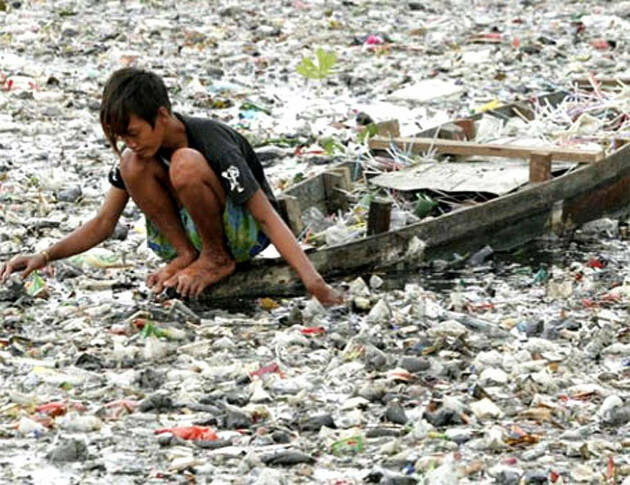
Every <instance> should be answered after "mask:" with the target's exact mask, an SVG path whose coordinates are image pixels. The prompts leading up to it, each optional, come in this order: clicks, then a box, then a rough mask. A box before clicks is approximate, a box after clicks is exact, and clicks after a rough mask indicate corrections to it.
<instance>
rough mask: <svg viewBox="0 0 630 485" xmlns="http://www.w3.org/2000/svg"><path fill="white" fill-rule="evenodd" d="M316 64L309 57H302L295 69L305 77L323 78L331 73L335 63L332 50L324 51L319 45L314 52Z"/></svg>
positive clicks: (335, 58)
mask: <svg viewBox="0 0 630 485" xmlns="http://www.w3.org/2000/svg"><path fill="white" fill-rule="evenodd" d="M315 56H316V58H317V64H315V62H314V61H313V59H311V58H310V57H304V58H303V59H302V61H301V62H300V63H299V64H298V66H297V67H296V68H295V70H296V71H297V72H298V73H299V74H301V75H302V76H304V77H305V78H307V79H325V78H327V77H328V76H330V75H331V74H333V68H334V66H335V64H336V63H337V54H335V52H334V51H325V50H324V49H322V48H321V47H320V48H319V49H317V51H316V52H315Z"/></svg>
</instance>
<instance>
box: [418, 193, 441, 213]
mask: <svg viewBox="0 0 630 485" xmlns="http://www.w3.org/2000/svg"><path fill="white" fill-rule="evenodd" d="M417 197H418V199H417V200H416V203H415V205H414V213H415V214H416V215H417V216H418V217H419V218H421V219H422V218H423V217H426V216H428V215H429V214H431V212H432V211H433V209H435V208H436V207H437V205H438V203H437V202H436V201H434V200H433V199H432V198H431V197H429V196H428V195H426V194H419V195H418V196H417Z"/></svg>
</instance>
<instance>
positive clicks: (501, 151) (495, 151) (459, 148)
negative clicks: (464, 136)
mask: <svg viewBox="0 0 630 485" xmlns="http://www.w3.org/2000/svg"><path fill="white" fill-rule="evenodd" d="M392 144H395V145H396V146H398V148H400V149H401V150H403V151H411V152H412V153H420V152H423V151H426V150H436V151H437V152H438V153H446V154H451V155H485V156H491V157H506V158H529V157H530V156H531V154H532V152H537V151H541V150H544V151H545V152H548V153H549V154H550V155H551V158H552V160H569V161H572V162H577V163H593V162H597V161H599V160H601V159H603V158H604V152H603V150H601V149H600V150H575V149H569V148H557V147H540V146H537V147H527V146H519V145H499V144H492V143H473V142H468V141H458V140H442V139H433V138H391V139H390V138H383V137H374V138H372V139H371V140H370V141H369V146H370V149H372V150H387V149H388V148H389V147H390V146H391V145H392Z"/></svg>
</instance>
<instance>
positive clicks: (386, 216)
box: [367, 197, 392, 236]
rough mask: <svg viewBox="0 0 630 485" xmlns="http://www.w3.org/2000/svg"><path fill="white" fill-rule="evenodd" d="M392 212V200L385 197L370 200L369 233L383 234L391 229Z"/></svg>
mask: <svg viewBox="0 0 630 485" xmlns="http://www.w3.org/2000/svg"><path fill="white" fill-rule="evenodd" d="M391 214H392V201H391V200H389V199H385V198H383V197H376V198H374V199H373V200H372V201H371V202H370V210H369V212H368V227H367V235H368V236H372V235H374V234H381V233H383V232H387V231H389V223H390V219H391Z"/></svg>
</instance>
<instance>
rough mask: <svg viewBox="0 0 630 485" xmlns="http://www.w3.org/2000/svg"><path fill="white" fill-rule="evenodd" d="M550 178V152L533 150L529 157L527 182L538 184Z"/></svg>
mask: <svg viewBox="0 0 630 485" xmlns="http://www.w3.org/2000/svg"><path fill="white" fill-rule="evenodd" d="M550 178H551V153H548V152H533V153H532V154H531V156H530V157H529V182H530V183H532V184H539V183H541V182H546V181H547V180H549V179H550Z"/></svg>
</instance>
